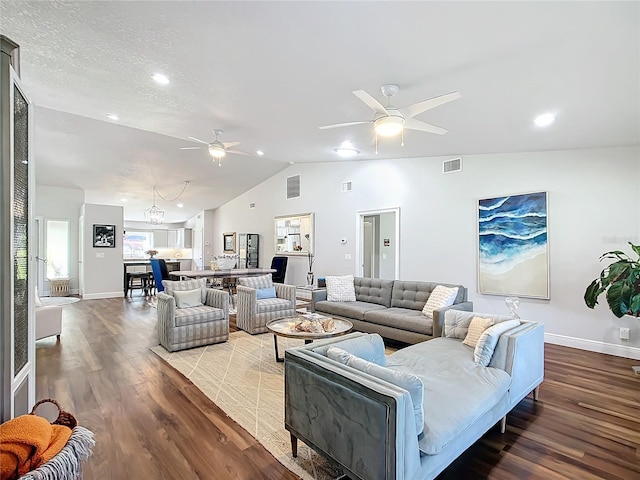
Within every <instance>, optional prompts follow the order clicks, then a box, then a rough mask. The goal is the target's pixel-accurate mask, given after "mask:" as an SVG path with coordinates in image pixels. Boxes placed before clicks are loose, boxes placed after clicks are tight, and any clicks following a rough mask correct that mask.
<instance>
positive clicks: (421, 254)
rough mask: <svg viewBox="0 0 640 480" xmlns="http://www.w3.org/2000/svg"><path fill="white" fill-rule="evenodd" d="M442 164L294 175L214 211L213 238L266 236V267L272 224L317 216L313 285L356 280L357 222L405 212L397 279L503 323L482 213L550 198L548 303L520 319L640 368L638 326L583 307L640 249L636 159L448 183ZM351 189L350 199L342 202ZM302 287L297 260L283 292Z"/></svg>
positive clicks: (515, 156) (526, 163)
mask: <svg viewBox="0 0 640 480" xmlns="http://www.w3.org/2000/svg"><path fill="white" fill-rule="evenodd" d="M445 159H446V158H444V157H440V158H412V159H400V160H378V161H351V162H335V163H333V162H332V163H322V164H296V165H293V166H291V167H289V168H287V169H286V170H284V171H282V172H280V173H278V174H276V175H275V176H273V177H272V178H270V179H268V180H266V181H265V182H263V183H261V184H260V185H258V186H256V187H254V188H253V189H251V190H249V191H248V192H246V193H244V194H243V195H241V196H239V197H238V198H236V199H234V200H233V201H231V202H229V203H228V204H226V205H224V206H222V207H220V208H219V209H217V210H216V211H215V215H214V227H215V230H216V231H217V232H224V231H236V232H240V231H250V232H255V233H259V234H260V240H261V252H260V262H261V265H268V264H269V263H270V259H271V257H272V256H273V255H274V253H273V252H274V232H273V229H274V226H273V218H274V217H275V216H278V215H288V214H297V213H305V212H315V222H316V224H315V235H316V241H315V253H316V263H315V265H314V271H315V274H316V277H321V276H324V275H331V274H334V275H335V274H350V273H354V272H355V271H356V266H355V261H354V260H355V258H356V256H355V253H356V245H355V229H356V224H357V222H356V212H357V211H359V210H375V209H384V208H392V207H400V256H399V262H400V278H401V279H405V280H425V281H440V282H447V283H461V284H463V285H465V286H467V287H468V289H469V297H470V300H472V301H473V302H474V304H475V310H476V311H479V312H495V313H499V312H507V311H508V309H507V307H506V305H505V303H504V297H502V296H492V295H481V294H479V293H477V265H476V262H477V253H476V250H477V232H476V223H477V222H476V211H477V203H476V202H477V200H478V199H479V198H488V197H492V196H497V195H505V194H513V193H522V192H530V191H545V190H546V191H548V192H549V197H548V199H549V221H548V222H549V223H548V224H549V245H550V292H551V294H550V297H551V298H550V300H539V299H522V300H521V305H520V314H521V316H522V317H523V318H528V319H532V320H537V321H541V322H544V323H545V329H546V332H547V340H548V341H551V342H554V343H561V344H566V345H570V346H576V347H579V348H584V349H589V350H595V351H605V352H609V353H614V354H618V355H625V356H630V357H636V358H640V321H638V320H637V319H633V318H623V319H616V318H615V317H614V316H613V314H611V312H610V311H609V309H608V308H607V307H606V305H600V306H598V307H596V309H595V310H590V309H588V308H587V307H586V306H585V305H584V301H583V295H584V291H585V288H586V286H587V285H588V284H589V283H590V282H591V280H593V279H594V278H595V277H596V276H597V275H598V274H599V272H600V270H601V269H602V265H601V264H599V263H598V258H599V257H600V255H601V254H602V253H604V252H606V251H609V250H614V249H624V250H626V251H630V248H628V245H627V244H626V241H628V240H631V241H633V242H634V243H638V242H640V182H639V181H638V179H640V150H639V149H638V147H629V148H615V149H588V150H566V151H554V152H534V153H509V154H489V155H466V156H464V169H463V171H462V172H460V173H455V174H448V175H443V174H442V173H441V172H442V161H443V160H445ZM296 174H300V175H301V191H302V195H301V197H300V198H297V199H291V200H287V199H286V194H285V192H286V188H285V182H286V180H285V179H286V177H288V176H291V175H296ZM347 180H350V181H352V182H353V191H351V192H347V193H341V182H343V181H347ZM252 202H255V204H256V206H255V208H254V209H250V208H249V204H250V203H252ZM218 236H220V237H221V235H217V236H216V239H215V247H216V250H218V249H219V250H220V251H221V241H222V239H221V238H220V239H218V238H217V237H218ZM342 237H346V238H347V243H346V245H341V244H340V238H342ZM347 253H348V254H351V258H352V260H350V261H349V260H345V254H347ZM305 276H306V258H299V257H290V259H289V266H288V271H287V283H294V284H297V285H302V284H304V283H305ZM601 303H602V302H601ZM620 326H627V327H630V328H631V340H630V341H628V342H623V341H621V340H619V338H618V329H619V327H620Z"/></svg>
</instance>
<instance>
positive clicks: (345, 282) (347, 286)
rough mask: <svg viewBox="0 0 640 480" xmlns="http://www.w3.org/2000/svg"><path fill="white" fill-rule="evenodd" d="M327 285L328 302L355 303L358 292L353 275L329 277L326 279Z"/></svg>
mask: <svg viewBox="0 0 640 480" xmlns="http://www.w3.org/2000/svg"><path fill="white" fill-rule="evenodd" d="M325 282H326V284H327V301H328V302H355V301H356V290H355V285H354V278H353V275H342V276H335V275H328V276H327V277H325Z"/></svg>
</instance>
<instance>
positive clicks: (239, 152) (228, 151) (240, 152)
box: [225, 142, 253, 157]
mask: <svg viewBox="0 0 640 480" xmlns="http://www.w3.org/2000/svg"><path fill="white" fill-rule="evenodd" d="M236 143H240V142H236ZM225 152H227V153H236V154H238V155H248V156H250V157H252V156H253V154H251V153H249V152H243V151H242V150H225Z"/></svg>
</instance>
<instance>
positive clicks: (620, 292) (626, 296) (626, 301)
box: [606, 281, 632, 318]
mask: <svg viewBox="0 0 640 480" xmlns="http://www.w3.org/2000/svg"><path fill="white" fill-rule="evenodd" d="M606 296H607V303H608V304H609V308H610V309H611V311H612V312H613V314H614V315H615V316H616V317H618V318H620V317H622V316H624V315H626V314H627V313H628V312H629V305H631V296H632V290H631V288H630V287H629V285H627V284H626V282H625V281H620V282H614V283H612V284H611V285H610V286H609V289H608V290H607V295H606Z"/></svg>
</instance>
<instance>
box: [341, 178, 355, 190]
mask: <svg viewBox="0 0 640 480" xmlns="http://www.w3.org/2000/svg"><path fill="white" fill-rule="evenodd" d="M351 190H353V183H351V182H350V181H349V182H342V192H350V191H351Z"/></svg>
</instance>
